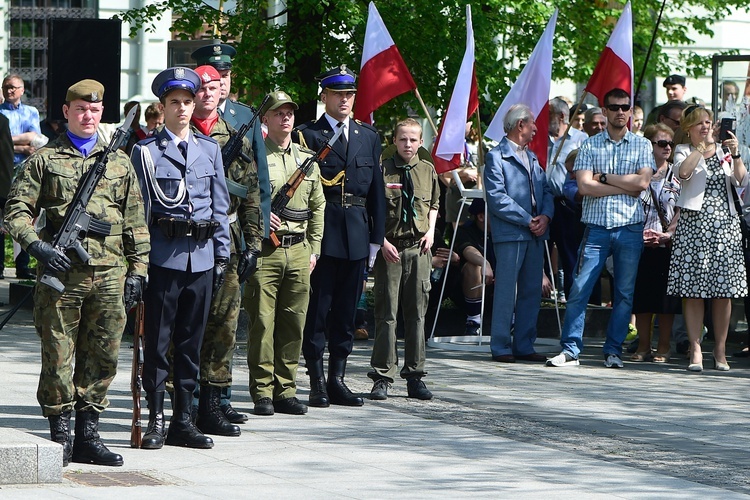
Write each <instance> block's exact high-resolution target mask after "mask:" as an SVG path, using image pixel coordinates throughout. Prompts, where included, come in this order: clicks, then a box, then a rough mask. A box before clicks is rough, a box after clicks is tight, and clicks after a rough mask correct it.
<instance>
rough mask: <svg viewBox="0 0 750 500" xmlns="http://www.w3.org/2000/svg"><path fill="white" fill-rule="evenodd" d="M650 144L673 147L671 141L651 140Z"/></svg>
mask: <svg viewBox="0 0 750 500" xmlns="http://www.w3.org/2000/svg"><path fill="white" fill-rule="evenodd" d="M651 144H653V145H655V146H659V147H660V148H666V147H667V146H669V147H670V148H674V142H672V141H651Z"/></svg>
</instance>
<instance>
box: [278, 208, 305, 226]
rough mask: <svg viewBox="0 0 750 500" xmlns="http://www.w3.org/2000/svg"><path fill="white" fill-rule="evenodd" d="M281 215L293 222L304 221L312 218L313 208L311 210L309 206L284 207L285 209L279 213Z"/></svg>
mask: <svg viewBox="0 0 750 500" xmlns="http://www.w3.org/2000/svg"><path fill="white" fill-rule="evenodd" d="M279 217H281V218H282V219H284V220H289V221H292V222H304V221H306V220H310V219H312V210H310V209H309V208H305V209H302V210H295V209H293V208H289V207H284V209H283V210H282V211H281V213H280V214H279Z"/></svg>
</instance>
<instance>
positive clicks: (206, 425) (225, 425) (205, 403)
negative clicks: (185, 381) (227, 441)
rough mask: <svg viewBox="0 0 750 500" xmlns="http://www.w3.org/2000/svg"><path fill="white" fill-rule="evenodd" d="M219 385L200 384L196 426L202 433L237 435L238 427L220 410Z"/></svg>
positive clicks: (238, 433)
mask: <svg viewBox="0 0 750 500" xmlns="http://www.w3.org/2000/svg"><path fill="white" fill-rule="evenodd" d="M220 404H221V387H214V386H212V385H202V386H201V395H200V399H199V400H198V419H197V423H196V425H197V427H198V429H200V431H201V432H202V433H203V434H215V435H217V436H239V435H240V428H239V426H237V425H234V424H232V423H230V422H229V420H227V417H225V416H224V412H222V411H221V408H220Z"/></svg>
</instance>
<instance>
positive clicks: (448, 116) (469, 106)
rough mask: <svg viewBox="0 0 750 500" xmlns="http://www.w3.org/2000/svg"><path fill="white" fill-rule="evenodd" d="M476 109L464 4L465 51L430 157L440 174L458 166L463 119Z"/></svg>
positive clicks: (470, 37) (468, 21)
mask: <svg viewBox="0 0 750 500" xmlns="http://www.w3.org/2000/svg"><path fill="white" fill-rule="evenodd" d="M477 109H479V92H478V90H477V78H476V74H475V73H474V28H473V26H472V23H471V6H469V5H467V6H466V52H464V58H463V61H462V62H461V69H459V71H458V78H456V86H455V87H453V94H452V95H451V100H450V102H449V103H448V109H447V110H446V112H445V116H443V121H442V123H441V124H440V131H439V132H438V135H437V139H436V140H435V146H434V147H433V148H432V158H433V160H434V161H435V170H436V171H437V173H439V174H442V173H443V172H448V171H449V170H453V169H455V168H458V167H460V166H461V153H464V151H465V145H466V122H467V121H469V120H470V119H471V116H472V115H473V114H474V113H476V111H477Z"/></svg>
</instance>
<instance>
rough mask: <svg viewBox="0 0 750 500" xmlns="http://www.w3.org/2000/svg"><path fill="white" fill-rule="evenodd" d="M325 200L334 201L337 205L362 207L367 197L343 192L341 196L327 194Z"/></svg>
mask: <svg viewBox="0 0 750 500" xmlns="http://www.w3.org/2000/svg"><path fill="white" fill-rule="evenodd" d="M326 201H327V202H328V203H335V204H337V205H341V206H342V207H344V208H349V207H364V206H366V203H367V198H363V197H361V196H354V195H353V194H351V193H344V194H343V195H341V196H336V195H331V194H327V195H326Z"/></svg>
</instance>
